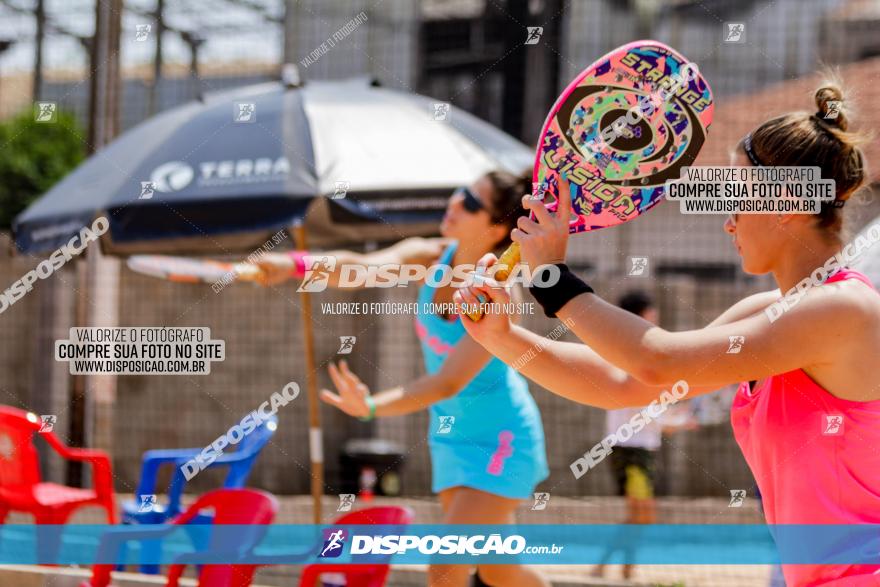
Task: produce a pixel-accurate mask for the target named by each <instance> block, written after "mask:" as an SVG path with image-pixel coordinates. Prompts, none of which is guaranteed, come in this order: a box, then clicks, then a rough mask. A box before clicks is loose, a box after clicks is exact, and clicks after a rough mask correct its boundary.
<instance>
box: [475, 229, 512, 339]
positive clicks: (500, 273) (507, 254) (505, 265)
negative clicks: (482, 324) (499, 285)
mask: <svg viewBox="0 0 880 587" xmlns="http://www.w3.org/2000/svg"><path fill="white" fill-rule="evenodd" d="M519 259H520V256H519V243H511V244H510V246H509V247H507V250H506V251H504V252H503V253H501V256H500V257H498V261H497V262H496V263H495V265H496V266H501V268H500V269H498V270H497V271H496V272H495V280H496V281H499V282H502V281H507V278H508V277H510V272H511V271H513V268H514V267H515V266H516V265H517V263H519ZM467 317H468V318H470V319H471V320H472V321H473V322H479V321H480V319H481V318H482V317H483V313H482V312H481V311H480V310H477V311H475V312H470V313H468V315H467Z"/></svg>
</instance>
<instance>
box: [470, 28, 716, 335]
mask: <svg viewBox="0 0 880 587" xmlns="http://www.w3.org/2000/svg"><path fill="white" fill-rule="evenodd" d="M713 111H714V103H713V98H712V90H711V89H710V88H709V84H708V83H706V80H705V79H703V77H702V76H701V75H699V72H698V70H697V69H696V66H694V65H693V64H690V63H689V62H688V61H687V60H686V59H685V58H684V57H683V56H682V55H681V54H680V53H678V52H676V51H675V50H673V49H671V48H670V47H667V46H666V45H664V44H663V43H659V42H657V41H636V42H634V43H630V44H628V45H624V46H623V47H620V48H618V49H615V50H614V51H612V52H611V53H609V54H607V55H605V56H604V57H602V58H601V59H599V60H598V61H596V62H595V63H593V64H592V65H590V66H589V67H588V68H586V69H585V70H584V71H582V72H581V73H580V74H579V75H578V76H577V77H576V78H575V79H574V80H573V81H572V82H571V83H570V84H569V86H568V87H567V88H565V91H563V92H562V94H561V95H560V96H559V98H558V99H557V100H556V103H555V104H554V105H553V108H551V110H550V112H549V114H548V115H547V119H546V120H545V121H544V127H543V129H542V130H541V135H540V137H539V138H538V146H537V153H536V156H535V167H534V172H533V175H532V182H533V196H534V197H537V198H542V199H543V201H544V205H545V206H546V207H547V209H548V210H550V211H555V210H556V207H557V198H559V197H560V196H561V197H567V198H570V199H571V202H572V216H573V217H572V219H571V223H570V225H569V231H570V232H571V233H577V232H587V231H591V230H599V229H600V228H606V227H608V226H614V225H616V224H621V223H623V222H628V221H630V220H632V219H633V218H636V217H637V216H639V215H641V214H643V213H644V212H646V211H647V210H650V209H651V208H652V207H653V206H654V205H656V204H657V203H658V202H660V201H661V200H662V199H663V196H664V194H665V189H664V184H665V183H666V181H667V180H669V179H678V177H679V174H680V172H681V168H682V167H684V166H686V165H692V164H693V162H694V159H696V157H697V154H698V153H699V152H700V148H701V147H702V146H703V143H704V142H705V140H706V130H707V129H708V127H709V124H710V123H711V122H712V114H713ZM560 192H565V193H560ZM519 259H520V254H519V245H518V244H517V243H513V244H512V245H511V246H510V247H509V248H508V249H507V250H506V251H505V252H504V253H503V254H502V255H501V257H500V258H499V259H498V263H499V264H500V265H505V266H506V268H504V267H502V268H501V269H499V270H498V271H496V273H495V278H496V279H497V280H498V281H503V280H505V279H507V277H508V276H509V274H510V271H511V270H512V269H513V267H514V266H515V265H516V264H517V263H519ZM469 317H470V318H471V319H472V320H479V319H480V318H481V317H482V314H480V313H477V314H469Z"/></svg>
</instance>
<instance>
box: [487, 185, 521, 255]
mask: <svg viewBox="0 0 880 587" xmlns="http://www.w3.org/2000/svg"><path fill="white" fill-rule="evenodd" d="M486 177H487V178H488V179H489V182H490V183H491V184H492V210H491V216H492V222H493V223H495V224H501V225H504V226H506V227H507V234H506V235H505V236H504V238H503V239H502V240H501V241H500V242H498V244H496V245H495V248H496V249H498V250H500V249H504V248H506V247H507V246H508V245H509V244H510V242H511V241H510V231H511V230H513V229H514V228H516V221H517V220H519V217H520V216H525V215H526V210H525V208H523V207H522V197H523V196H524V195H526V194H530V193H531V192H532V171H531V169H529V170H527V171H523V172H522V173H520V174H519V175H515V174H513V173H510V172H509V171H503V170H499V171H490V172H489V173H487V174H486Z"/></svg>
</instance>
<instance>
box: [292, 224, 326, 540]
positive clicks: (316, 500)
mask: <svg viewBox="0 0 880 587" xmlns="http://www.w3.org/2000/svg"><path fill="white" fill-rule="evenodd" d="M293 239H294V242H295V243H296V248H297V249H299V250H301V251H305V250H308V246H307V245H306V229H305V227H303V225H302V224H297V225H296V226H294V227H293ZM299 295H300V300H301V302H300V315H301V317H302V322H303V340H305V347H306V391H307V393H308V402H309V459H310V461H311V469H312V471H311V472H312V476H311V478H312V510H313V511H312V513H313V517H314V522H315V524H320V523H321V496H322V495H323V493H324V446H323V439H322V436H323V435H322V433H321V412H320V410H319V409H318V408H319V407H320V404H319V403H318V380H317V372H316V370H315V336H314V332H313V330H312V301H311V298H310V294H309V292H305V291H301V292H299Z"/></svg>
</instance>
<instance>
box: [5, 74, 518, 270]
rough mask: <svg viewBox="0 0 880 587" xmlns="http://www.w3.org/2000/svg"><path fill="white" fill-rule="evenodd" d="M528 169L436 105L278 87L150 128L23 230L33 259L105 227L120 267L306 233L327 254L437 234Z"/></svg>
mask: <svg viewBox="0 0 880 587" xmlns="http://www.w3.org/2000/svg"><path fill="white" fill-rule="evenodd" d="M530 164H531V150H530V149H529V148H527V147H526V146H525V145H523V144H522V143H520V142H518V141H517V140H515V139H513V138H511V137H510V136H508V135H506V134H504V133H503V132H501V131H499V130H498V129H496V128H494V127H493V126H491V125H490V124H488V123H486V122H483V121H481V120H479V119H477V118H475V117H474V116H471V115H470V114H468V113H466V112H463V111H461V110H458V109H456V108H455V107H451V106H449V105H446V104H443V103H442V102H440V101H438V100H433V99H431V98H426V97H424V96H419V95H415V94H411V93H406V92H401V91H397V90H391V89H386V88H381V87H377V86H375V85H373V84H370V83H368V82H367V81H366V80H345V81H332V82H330V81H328V82H309V83H307V84H303V85H297V86H290V85H286V84H284V83H281V82H271V83H265V84H259V85H255V86H248V87H243V88H238V89H235V90H231V91H225V92H221V93H217V94H213V95H208V96H207V97H206V98H205V99H204V100H203V101H197V102H191V103H188V104H185V105H183V106H180V107H177V108H174V109H171V110H168V111H166V112H164V113H162V114H159V115H158V116H155V117H153V118H151V119H149V120H147V121H145V122H143V123H142V124H140V125H139V126H137V127H135V128H133V129H131V130H130V131H128V132H126V133H125V134H123V135H122V136H120V137H119V138H118V139H116V140H115V141H113V142H112V143H110V144H109V145H108V146H107V147H105V148H104V149H102V150H101V151H99V152H98V153H97V154H95V155H94V156H93V157H91V158H90V159H88V160H87V161H86V162H85V163H83V164H82V165H81V166H80V167H79V168H77V169H76V170H75V171H73V172H72V173H71V174H70V175H68V176H67V177H66V178H65V179H64V180H62V181H61V182H59V183H58V184H57V185H56V186H54V187H53V188H52V189H51V190H50V191H49V192H48V193H46V194H45V195H44V196H43V197H41V198H40V199H39V200H37V201H36V202H35V203H34V204H32V205H31V206H30V207H29V208H27V209H26V210H25V211H24V212H23V213H22V214H20V215H19V216H18V218H17V219H16V221H15V223H14V226H13V229H14V233H15V241H16V244H17V246H18V248H19V250H21V251H24V252H28V253H33V252H40V251H48V250H53V249H55V248H58V247H59V246H61V245H62V244H63V243H66V242H67V241H69V240H70V238H71V237H72V236H74V235H75V234H77V233H78V232H79V230H80V229H81V228H82V227H83V226H85V225H90V224H91V223H92V220H93V219H94V218H95V217H97V216H100V215H106V217H107V218H108V219H109V222H110V230H109V233H108V234H106V235H105V236H104V237H103V239H102V248H103V250H104V251H105V252H107V253H110V254H122V255H127V254H133V253H176V254H181V253H206V254H211V255H220V254H224V253H231V252H240V251H248V250H252V249H254V248H256V247H258V246H260V245H261V244H262V243H263V242H265V240H266V238H267V237H268V236H269V235H271V234H273V233H274V232H277V231H278V230H280V229H282V228H287V227H289V226H291V225H292V224H294V223H297V222H304V226H305V228H306V231H307V233H308V234H309V238H310V242H311V244H313V245H317V246H321V245H329V244H334V245H336V244H341V243H353V242H363V241H368V240H378V241H381V240H392V239H398V238H400V237H402V236H409V235H415V234H431V233H433V232H434V231H436V227H437V223H438V221H439V219H440V217H441V215H442V212H443V208H444V206H445V201H446V199H447V198H448V196H449V193H450V191H451V190H452V189H454V188H455V187H456V186H458V185H461V184H465V183H468V182H470V181H473V180H474V179H476V178H477V177H478V176H479V175H481V174H482V173H484V172H486V171H488V170H491V169H497V168H501V169H508V170H511V171H515V172H518V171H521V170H523V169H525V168H527V167H528V166H529V165H530ZM319 196H329V197H328V198H324V197H319ZM392 227H393V229H392Z"/></svg>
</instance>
